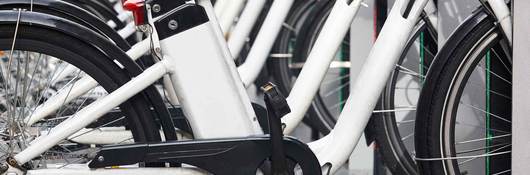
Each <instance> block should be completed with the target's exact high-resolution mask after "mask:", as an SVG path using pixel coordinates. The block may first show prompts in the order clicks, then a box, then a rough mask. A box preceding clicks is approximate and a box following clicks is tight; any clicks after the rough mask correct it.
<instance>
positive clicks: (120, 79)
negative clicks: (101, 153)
mask: <svg viewBox="0 0 530 175" xmlns="http://www.w3.org/2000/svg"><path fill="white" fill-rule="evenodd" d="M0 31H2V32H0V48H1V49H2V50H7V51H9V50H10V49H11V44H12V42H13V36H14V31H15V24H1V25H0ZM15 50H24V51H31V52H38V53H43V54H46V55H50V56H53V57H55V58H58V59H61V60H62V61H65V62H67V63H69V64H72V65H74V66H76V67H77V68H79V69H80V70H82V71H83V72H85V73H86V74H87V75H89V76H91V77H92V78H94V79H95V80H96V81H97V82H98V83H99V84H100V85H101V86H102V87H103V88H104V89H105V90H106V91H107V92H112V91H113V90H115V89H117V88H118V87H120V86H121V85H123V84H125V83H126V82H127V81H129V80H131V78H132V77H131V76H130V75H129V73H128V72H127V71H125V70H123V69H121V68H120V67H119V66H118V65H117V64H115V63H114V62H113V61H112V59H110V58H108V57H107V56H106V55H105V54H103V53H102V52H101V51H100V50H99V49H97V48H95V47H93V46H91V45H90V44H87V43H85V42H84V41H81V40H79V39H77V38H74V37H71V36H69V35H65V34H63V33H61V32H58V31H57V30H53V29H50V28H42V27H39V26H37V25H31V24H27V23H21V24H20V25H19V28H18V32H17V39H16V44H15ZM150 106H152V105H151V104H150V103H149V100H148V99H146V96H145V95H144V94H139V95H136V96H134V97H133V98H131V99H129V100H128V101H127V102H124V103H123V104H121V105H120V106H119V107H120V111H121V112H122V113H123V116H125V118H126V121H127V127H128V128H129V129H130V130H131V131H132V133H133V138H134V141H135V142H154V141H160V140H161V138H160V134H159V128H158V127H157V126H156V124H155V122H154V116H153V114H152V111H151V110H150Z"/></svg>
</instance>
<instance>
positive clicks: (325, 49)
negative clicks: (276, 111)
mask: <svg viewBox="0 0 530 175" xmlns="http://www.w3.org/2000/svg"><path fill="white" fill-rule="evenodd" d="M346 1H347V0H337V2H336V4H335V6H334V8H333V10H332V12H331V14H330V17H329V18H328V21H326V24H325V25H324V29H323V31H322V32H321V35H320V36H319V38H318V39H317V42H316V44H315V46H314V47H315V48H318V49H313V51H312V52H311V54H310V56H309V58H308V59H307V62H306V64H305V66H304V68H303V69H302V72H301V74H300V76H299V78H298V80H297V82H296V84H295V87H294V88H293V93H292V94H290V95H289V97H288V102H289V104H290V105H291V108H292V109H293V112H292V113H291V114H289V115H288V116H286V117H285V118H284V120H283V122H284V123H285V124H286V130H285V131H286V132H287V133H289V132H290V131H292V129H293V128H294V126H296V125H297V124H298V123H299V122H300V120H301V118H302V117H303V115H297V114H303V113H300V112H299V111H302V110H304V108H305V109H307V107H306V106H308V105H307V104H305V103H307V101H309V102H310V101H311V99H312V98H308V96H314V94H315V93H316V89H317V88H315V86H318V84H319V82H321V81H322V78H323V76H324V75H323V74H324V73H325V71H323V70H325V69H327V67H328V66H329V63H330V60H331V59H332V56H333V54H334V50H333V48H335V50H336V48H338V46H339V45H340V41H341V40H342V37H337V36H333V35H337V32H340V33H338V34H345V32H347V30H348V28H349V23H351V20H353V18H354V16H355V13H356V11H357V9H358V8H359V5H360V4H361V0H355V1H354V2H352V3H351V4H347V2H346ZM407 2H408V0H397V1H396V3H395V5H394V7H393V8H392V11H391V12H390V15H389V18H388V20H387V23H386V24H385V26H384V27H383V30H382V32H381V34H380V35H379V37H378V39H377V41H376V43H375V44H374V47H373V48H372V50H371V52H370V54H369V57H368V59H367V61H366V63H365V64H364V66H363V68H362V70H361V72H360V74H359V76H358V77H357V79H356V81H355V83H354V84H353V89H352V91H351V94H350V97H349V98H348V100H347V102H346V105H345V108H344V110H343V111H342V113H341V115H340V117H339V119H338V121H337V124H336V126H335V128H334V129H333V130H332V131H331V133H330V134H329V135H327V136H325V137H324V138H322V139H320V140H317V141H315V142H312V143H309V145H310V147H311V149H312V150H313V151H314V152H315V153H316V155H317V158H318V159H319V161H320V163H321V164H322V165H324V164H327V163H330V164H331V165H333V166H332V167H331V172H332V173H333V172H335V171H336V170H337V168H338V167H340V165H342V164H343V163H344V162H345V161H346V160H347V159H348V157H349V155H350V154H351V152H352V151H353V149H354V148H355V146H356V145H357V141H358V140H359V138H360V136H361V134H362V132H363V130H364V127H365V126H366V123H367V121H368V119H369V117H370V116H371V113H372V110H373V108H374V106H375V104H376V102H377V100H378V98H379V94H380V92H381V90H382V88H383V87H384V85H385V83H386V80H387V78H388V76H389V75H390V72H391V71H392V70H393V67H394V65H395V63H396V61H397V59H398V58H399V55H400V53H401V52H402V50H403V49H404V46H403V44H402V43H404V42H406V40H407V39H408V37H409V35H410V32H411V31H412V29H413V27H414V25H415V23H416V20H417V19H418V17H419V15H420V13H421V12H422V9H423V8H424V7H425V5H426V4H427V2H428V0H416V1H415V3H414V5H413V8H412V10H411V12H410V14H409V16H408V17H407V18H403V17H402V15H401V13H402V11H403V9H404V8H405V6H406V4H407ZM199 3H200V4H201V5H203V6H204V7H205V9H207V12H208V14H209V16H210V19H211V21H210V22H208V23H206V24H203V25H201V26H198V27H196V28H193V29H191V30H189V31H186V32H184V33H182V34H179V35H175V36H173V37H170V38H168V39H166V40H163V41H162V42H161V43H162V46H163V51H167V52H166V53H165V54H164V59H163V60H161V61H160V62H158V63H156V64H155V65H153V66H151V67H150V68H148V69H147V70H145V71H144V72H143V73H142V74H140V75H139V76H138V77H136V78H134V79H133V80H131V81H130V82H128V83H126V84H125V85H124V86H122V87H120V88H118V89H117V90H116V91H114V92H113V93H110V94H109V95H108V96H106V97H104V98H101V99H99V100H97V101H96V102H94V103H92V104H90V105H89V106H87V107H85V108H83V109H82V110H80V111H79V112H78V113H76V114H75V117H73V118H69V119H68V120H66V121H64V122H63V123H61V124H59V125H58V126H56V127H54V128H53V129H52V130H51V131H50V133H49V135H46V136H41V137H39V138H38V139H36V140H35V141H34V142H32V144H31V145H30V146H29V147H28V148H27V149H25V150H23V151H21V152H20V153H19V154H17V155H15V159H16V160H17V161H18V162H19V163H25V162H27V161H29V160H31V159H32V158H33V157H36V156H38V155H40V154H41V153H42V152H44V151H45V150H47V149H49V148H51V147H52V146H54V145H55V144H57V143H59V142H60V141H61V140H63V139H65V138H67V137H68V136H70V135H72V134H74V133H76V132H77V131H78V130H81V129H82V128H84V127H85V126H86V125H88V124H90V123H91V122H92V121H94V120H96V119H97V118H98V117H100V116H102V115H104V114H105V113H106V112H107V111H109V110H111V109H113V108H114V107H115V106H118V105H119V104H121V103H122V102H123V101H125V100H127V99H128V98H130V97H132V96H133V95H135V94H136V93H138V92H140V91H141V90H143V89H144V88H145V87H147V86H149V85H150V84H152V83H154V82H155V81H156V80H158V79H160V78H161V77H162V76H164V75H165V74H167V73H169V74H170V75H171V80H172V81H173V85H174V87H175V91H176V92H177V94H178V95H179V99H180V97H181V96H183V97H182V101H181V104H182V105H183V106H184V110H185V111H186V112H187V114H189V115H188V118H189V119H190V120H192V121H194V122H192V127H193V129H194V132H197V133H199V135H198V137H199V138H215V137H231V136H248V135H252V134H259V131H258V130H259V129H258V128H257V127H256V126H257V122H256V121H255V116H253V112H252V109H251V107H250V102H249V101H248V96H247V97H245V96H246V94H245V92H244V87H243V86H242V85H241V84H240V83H237V82H238V81H239V79H238V77H237V72H236V68H235V65H234V64H233V62H232V60H231V58H229V55H228V54H229V53H228V49H227V46H226V43H223V42H222V41H223V38H222V35H221V31H218V30H217V31H216V29H219V28H218V27H216V24H217V23H216V22H217V21H216V20H215V18H213V19H212V17H213V16H214V14H213V13H214V12H213V9H212V7H211V5H210V6H208V4H209V2H208V1H206V0H199ZM491 5H492V6H493V5H494V4H491ZM497 5H505V4H497ZM493 9H495V8H493ZM500 19H502V18H500ZM344 23H347V25H346V24H344ZM204 32H212V33H213V35H209V36H214V37H213V38H212V37H206V38H201V41H202V39H204V40H207V41H208V42H207V43H198V44H201V46H204V44H207V46H205V48H204V49H206V50H209V51H206V52H193V51H196V50H193V49H192V51H191V52H187V53H182V52H172V51H171V50H173V49H171V46H173V45H179V46H182V47H183V48H184V47H185V46H187V45H189V44H190V43H194V42H186V41H190V40H192V41H197V37H196V36H199V35H197V33H204ZM191 36H193V37H191ZM182 43H186V44H182ZM193 47H195V48H196V47H197V46H193ZM199 48H200V47H199ZM183 50H186V49H183ZM197 53H201V54H203V55H201V54H199V55H196V54H197ZM128 54H130V55H131V56H134V54H138V52H134V51H133V52H128ZM182 54H183V55H182ZM204 54H215V56H217V58H215V60H216V63H215V64H216V66H214V67H211V68H212V69H216V70H213V71H217V72H216V73H215V74H213V75H219V74H217V73H220V74H221V75H219V78H220V79H219V81H215V80H212V79H210V80H208V81H213V82H214V83H216V85H219V84H217V83H220V84H221V85H220V86H224V87H221V89H223V91H222V93H219V94H214V95H218V96H219V97H215V98H217V99H216V100H214V101H219V99H223V100H226V99H227V98H228V101H229V102H230V103H229V104H234V103H235V104H234V105H232V106H230V105H229V106H228V108H230V110H228V111H225V112H228V113H227V114H219V113H217V112H218V110H221V111H222V109H223V108H226V107H227V106H222V107H219V106H216V105H218V104H215V105H212V104H205V103H204V101H208V100H205V99H204V97H201V96H203V94H201V93H204V92H205V91H200V92H201V93H194V92H191V91H186V90H185V89H186V88H197V87H198V86H196V84H195V85H192V86H187V83H190V80H189V79H188V80H183V79H186V76H184V75H182V74H185V73H189V72H192V73H193V70H192V69H187V70H182V69H183V68H185V67H182V66H181V67H179V65H181V64H188V63H190V62H188V61H186V60H184V61H183V60H182V59H181V58H182V57H183V56H184V58H190V60H192V59H194V58H195V57H196V56H199V57H201V58H210V57H209V56H208V55H204ZM319 57H325V58H321V59H323V60H319V59H316V58H319ZM176 58H179V59H180V60H179V59H176ZM324 59H327V60H324ZM326 63H327V64H326ZM190 64H192V65H193V64H197V63H194V62H193V61H192V62H191V63H190ZM187 66H189V65H187ZM319 66H320V67H319ZM219 68H223V69H219ZM177 72H178V74H179V75H177ZM195 73H197V72H195ZM188 76H190V75H188ZM201 76H204V75H201ZM203 78H204V77H203ZM186 86H187V87H186ZM301 87H306V88H307V89H303V88H301ZM181 90H184V91H186V92H185V93H179V91H181ZM195 98H199V99H200V100H195V102H193V100H194V99H195ZM187 100H192V101H187ZM304 101H305V102H304ZM190 102H191V103H190ZM186 106H194V107H186ZM201 107H207V108H208V109H217V110H213V111H216V112H215V113H214V112H211V113H209V112H204V111H207V110H204V109H199V108H201ZM197 111H200V112H197ZM234 111H236V112H234ZM237 113H239V114H237ZM234 114H235V115H234ZM211 116H216V117H219V118H222V117H227V116H230V117H231V118H230V119H228V120H217V121H216V122H219V123H215V125H211V123H210V124H208V122H206V121H208V120H210V119H211ZM234 116H235V117H234ZM208 117H209V118H208ZM208 125H210V126H209V127H205V126H208ZM219 125H221V126H223V127H215V126H219ZM227 125H229V126H228V127H227ZM258 127H259V126H258ZM212 130H213V131H212ZM214 131H215V132H214ZM217 132H221V134H219V133H217Z"/></svg>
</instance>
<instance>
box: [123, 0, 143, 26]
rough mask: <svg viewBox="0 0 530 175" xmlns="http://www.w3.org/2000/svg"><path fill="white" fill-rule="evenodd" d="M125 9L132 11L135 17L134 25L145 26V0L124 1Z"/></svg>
mask: <svg viewBox="0 0 530 175" xmlns="http://www.w3.org/2000/svg"><path fill="white" fill-rule="evenodd" d="M122 2H123V8H124V9H125V10H128V11H131V12H132V13H133V16H134V23H135V24H136V25H137V26H138V25H143V24H145V22H146V21H145V20H146V19H145V17H146V16H145V0H122Z"/></svg>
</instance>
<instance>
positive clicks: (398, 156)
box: [372, 18, 438, 174]
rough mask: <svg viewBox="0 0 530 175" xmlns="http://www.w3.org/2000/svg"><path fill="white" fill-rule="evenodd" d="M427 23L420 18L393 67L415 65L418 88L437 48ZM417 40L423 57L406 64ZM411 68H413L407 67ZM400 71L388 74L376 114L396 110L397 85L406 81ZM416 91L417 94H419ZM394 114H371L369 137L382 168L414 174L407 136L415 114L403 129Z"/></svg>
mask: <svg viewBox="0 0 530 175" xmlns="http://www.w3.org/2000/svg"><path fill="white" fill-rule="evenodd" d="M427 20H428V19H426V18H424V19H423V20H420V21H419V22H418V24H417V25H416V27H415V29H414V32H413V34H412V35H411V37H410V39H409V41H408V42H407V45H406V47H405V52H403V53H402V55H401V57H400V59H399V61H398V63H397V64H398V65H400V66H403V67H406V68H408V69H410V70H414V69H416V67H418V66H417V65H418V64H420V65H422V68H418V69H419V70H418V73H419V74H420V75H419V76H417V78H415V79H414V81H416V83H417V84H420V85H421V81H422V79H423V76H425V74H426V72H427V70H428V69H429V64H430V63H431V62H432V60H433V58H434V56H435V55H436V53H437V50H438V46H437V43H436V41H437V33H436V30H435V29H434V28H433V27H432V25H431V24H430V23H429V22H426V21H427ZM417 40H418V41H419V42H420V43H419V44H420V45H421V46H420V48H419V49H421V50H420V52H424V54H422V55H421V56H420V55H418V56H420V58H421V61H418V62H415V60H414V61H411V60H410V55H409V54H408V52H409V50H410V49H412V48H411V47H412V46H413V45H414V44H415V42H416V41H417ZM407 58H408V59H407ZM412 59H417V58H412ZM405 62H408V63H405ZM411 62H412V63H411ZM411 64H415V65H413V66H411ZM409 66H411V67H409ZM400 71H401V68H400V67H396V68H395V70H394V71H393V72H392V75H391V78H390V80H389V81H388V82H387V86H386V87H385V89H384V91H383V93H382V95H381V99H380V102H379V105H378V109H377V110H392V109H396V107H398V106H400V105H399V104H396V102H395V100H394V99H395V95H396V88H397V83H398V81H399V80H401V79H402V78H405V77H407V76H404V75H403V73H401V72H400ZM414 71H416V70H414ZM417 91H418V92H419V90H417ZM398 98H399V97H398ZM410 100H416V99H410ZM411 103H414V102H411ZM414 105H416V104H414ZM396 113H397V112H381V113H375V114H374V116H373V117H372V120H373V122H372V123H373V124H374V127H375V131H374V133H373V134H374V135H375V139H376V143H377V147H378V151H379V152H380V153H381V156H382V160H383V161H384V164H385V166H386V167H387V168H388V169H389V170H390V171H391V172H392V173H393V174H418V173H417V167H416V163H415V161H414V159H413V158H412V157H411V154H412V153H414V147H413V146H414V142H413V141H414V139H412V138H413V137H411V135H410V134H412V133H414V130H413V129H414V122H413V120H414V119H415V118H416V116H415V114H416V113H415V112H414V111H410V113H409V114H407V119H406V120H407V121H408V122H407V123H405V124H404V125H403V124H402V125H398V122H397V120H396ZM404 137H406V138H404ZM409 138H410V139H409ZM404 142H406V143H404Z"/></svg>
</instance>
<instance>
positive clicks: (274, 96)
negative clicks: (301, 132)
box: [261, 82, 293, 175]
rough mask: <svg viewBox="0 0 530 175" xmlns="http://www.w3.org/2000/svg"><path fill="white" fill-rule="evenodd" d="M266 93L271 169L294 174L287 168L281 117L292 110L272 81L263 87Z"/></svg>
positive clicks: (285, 174) (280, 174)
mask: <svg viewBox="0 0 530 175" xmlns="http://www.w3.org/2000/svg"><path fill="white" fill-rule="evenodd" d="M261 89H262V90H263V93H264V94H265V104H266V106H267V118H268V121H269V132H270V133H269V134H270V144H271V148H272V155H271V164H272V165H271V166H272V168H271V171H272V174H275V175H287V174H293V172H292V169H289V168H287V166H288V165H287V157H286V155H285V151H284V145H283V143H282V140H283V127H282V123H281V118H282V117H283V116H285V115H286V114H288V113H290V112H291V109H290V108H289V104H287V100H286V99H285V97H284V96H283V95H282V94H281V93H280V91H279V90H278V89H277V88H276V86H275V85H274V84H272V83H270V82H269V83H267V84H265V85H264V86H262V87H261Z"/></svg>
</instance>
